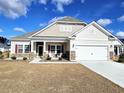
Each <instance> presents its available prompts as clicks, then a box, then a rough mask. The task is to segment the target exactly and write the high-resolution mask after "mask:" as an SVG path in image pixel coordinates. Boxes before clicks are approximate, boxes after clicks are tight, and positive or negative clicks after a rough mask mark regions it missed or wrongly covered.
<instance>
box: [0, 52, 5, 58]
mask: <svg viewBox="0 0 124 93" xmlns="http://www.w3.org/2000/svg"><path fill="white" fill-rule="evenodd" d="M3 57H4V56H3V53H2V51H0V59H2V58H3Z"/></svg>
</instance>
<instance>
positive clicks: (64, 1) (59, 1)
mask: <svg viewBox="0 0 124 93" xmlns="http://www.w3.org/2000/svg"><path fill="white" fill-rule="evenodd" d="M72 2H73V0H52V3H53V4H54V5H55V6H56V7H57V10H58V11H60V12H64V8H63V6H64V5H69V4H71V3H72Z"/></svg>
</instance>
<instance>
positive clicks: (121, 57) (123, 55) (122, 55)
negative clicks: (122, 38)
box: [118, 53, 124, 62]
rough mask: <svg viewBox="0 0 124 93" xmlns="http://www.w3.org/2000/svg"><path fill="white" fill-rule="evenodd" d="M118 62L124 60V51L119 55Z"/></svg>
mask: <svg viewBox="0 0 124 93" xmlns="http://www.w3.org/2000/svg"><path fill="white" fill-rule="evenodd" d="M118 62H124V53H123V54H120V55H119V59H118Z"/></svg>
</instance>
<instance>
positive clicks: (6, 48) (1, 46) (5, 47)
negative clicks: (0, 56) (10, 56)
mask: <svg viewBox="0 0 124 93" xmlns="http://www.w3.org/2000/svg"><path fill="white" fill-rule="evenodd" d="M9 50H10V46H8V45H6V44H3V43H0V51H1V52H5V51H9Z"/></svg>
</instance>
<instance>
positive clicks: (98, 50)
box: [76, 46, 107, 60]
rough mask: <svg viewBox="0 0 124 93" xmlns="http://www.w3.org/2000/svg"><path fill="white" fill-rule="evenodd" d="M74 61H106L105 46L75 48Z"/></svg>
mask: <svg viewBox="0 0 124 93" xmlns="http://www.w3.org/2000/svg"><path fill="white" fill-rule="evenodd" d="M76 60H107V46H76Z"/></svg>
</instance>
